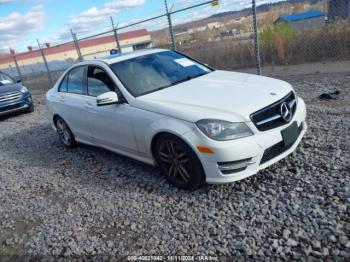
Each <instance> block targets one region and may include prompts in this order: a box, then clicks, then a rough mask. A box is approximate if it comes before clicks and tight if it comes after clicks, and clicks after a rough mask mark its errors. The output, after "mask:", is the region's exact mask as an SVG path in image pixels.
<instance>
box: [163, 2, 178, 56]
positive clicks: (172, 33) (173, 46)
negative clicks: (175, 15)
mask: <svg viewBox="0 0 350 262" xmlns="http://www.w3.org/2000/svg"><path fill="white" fill-rule="evenodd" d="M164 4H165V11H166V16H167V18H168V24H169V33H170V37H171V49H173V50H176V40H175V35H174V29H173V25H172V23H171V14H170V12H169V9H168V3H167V0H164Z"/></svg>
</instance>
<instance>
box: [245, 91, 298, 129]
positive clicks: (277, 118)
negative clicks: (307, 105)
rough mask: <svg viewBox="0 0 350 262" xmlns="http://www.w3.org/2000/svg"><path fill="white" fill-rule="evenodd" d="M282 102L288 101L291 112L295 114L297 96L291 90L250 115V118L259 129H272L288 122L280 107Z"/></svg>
mask: <svg viewBox="0 0 350 262" xmlns="http://www.w3.org/2000/svg"><path fill="white" fill-rule="evenodd" d="M282 103H287V104H288V105H289V107H290V109H291V114H292V116H294V113H295V111H296V108H297V107H296V98H295V95H294V93H293V92H290V93H289V94H288V95H287V96H285V97H284V98H282V99H281V100H278V101H277V102H275V103H273V104H272V105H269V106H267V107H264V108H263V109H261V110H259V111H257V112H255V113H253V114H251V115H250V119H251V120H252V122H253V123H254V125H255V126H256V128H257V129H258V130H259V131H266V130H270V129H273V128H276V127H279V126H282V125H285V124H287V123H288V122H287V121H285V120H284V119H283V118H282V116H281V112H280V108H281V104H282Z"/></svg>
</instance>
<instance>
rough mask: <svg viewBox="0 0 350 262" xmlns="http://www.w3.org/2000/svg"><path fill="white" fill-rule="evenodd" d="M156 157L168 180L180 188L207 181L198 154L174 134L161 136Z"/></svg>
mask: <svg viewBox="0 0 350 262" xmlns="http://www.w3.org/2000/svg"><path fill="white" fill-rule="evenodd" d="M155 158H156V161H157V163H158V165H159V167H160V169H161V171H162V173H163V174H164V175H165V176H166V178H167V180H168V181H169V182H170V183H171V184H173V185H175V186H177V187H179V188H183V189H194V188H198V187H199V186H200V185H202V184H203V183H204V181H205V175H204V171H203V168H202V165H201V163H200V161H199V159H198V157H197V156H196V154H195V153H194V152H193V150H192V149H191V148H190V147H189V146H188V145H187V144H186V143H185V142H184V141H182V140H181V139H180V138H178V137H176V136H174V135H171V134H164V135H162V136H160V137H159V139H158V141H157V143H156V147H155Z"/></svg>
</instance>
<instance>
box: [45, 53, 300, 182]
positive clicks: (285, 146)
mask: <svg viewBox="0 0 350 262" xmlns="http://www.w3.org/2000/svg"><path fill="white" fill-rule="evenodd" d="M46 99H47V106H48V109H49V112H50V114H51V121H52V123H53V127H54V128H55V129H56V130H57V132H58V135H59V137H60V139H61V140H62V142H63V143H64V145H66V146H67V147H74V146H75V145H76V143H77V142H79V143H84V144H88V145H93V146H98V147H102V148H105V149H108V150H111V151H113V152H116V153H119V154H123V155H125V156H128V157H131V158H134V159H137V160H139V161H142V162H145V163H148V164H151V165H158V166H159V168H160V170H161V172H162V173H163V174H164V175H165V176H166V178H167V179H168V181H170V182H171V183H172V184H174V185H175V186H177V187H180V188H186V189H189V188H196V187H198V186H200V185H201V184H203V183H204V182H207V183H228V182H233V181H237V180H240V179H243V178H246V177H249V176H251V175H254V174H256V173H257V172H258V171H259V170H261V169H263V168H266V167H267V166H269V165H271V164H273V163H275V162H277V161H279V160H280V159H282V158H284V157H286V156H287V155H289V154H290V153H292V152H293V151H294V150H295V148H296V147H297V145H298V144H299V142H300V140H301V138H302V137H303V135H304V133H305V132H306V128H307V126H306V123H305V118H306V108H305V104H304V101H303V100H302V99H301V98H300V97H298V96H297V94H296V93H295V91H294V90H293V88H292V86H291V85H290V84H288V83H286V82H284V81H280V80H277V79H272V78H267V77H262V76H256V75H250V74H243V73H235V72H227V71H221V70H214V69H212V68H210V67H208V66H206V65H203V64H201V63H199V62H197V61H195V60H193V59H191V58H189V57H186V56H184V55H182V54H179V53H177V52H173V51H169V50H163V49H149V50H142V51H137V52H132V53H127V54H120V55H115V56H110V57H107V58H105V59H100V60H93V61H86V62H81V63H78V64H75V65H74V66H72V67H71V68H69V69H68V70H67V71H66V72H65V73H64V74H63V75H62V76H61V78H60V79H59V80H58V81H57V83H56V84H55V85H54V87H53V88H52V89H51V90H49V91H48V92H47V94H46Z"/></svg>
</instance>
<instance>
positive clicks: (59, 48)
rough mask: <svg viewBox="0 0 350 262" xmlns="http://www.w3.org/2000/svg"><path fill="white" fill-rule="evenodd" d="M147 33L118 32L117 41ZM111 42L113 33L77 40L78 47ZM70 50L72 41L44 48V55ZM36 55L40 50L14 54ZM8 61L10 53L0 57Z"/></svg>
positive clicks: (19, 57) (73, 48)
mask: <svg viewBox="0 0 350 262" xmlns="http://www.w3.org/2000/svg"><path fill="white" fill-rule="evenodd" d="M148 35H149V33H148V31H147V30H146V29H140V30H135V31H131V32H126V33H119V34H118V38H119V41H123V40H128V39H133V38H137V37H142V36H148ZM111 42H115V38H114V35H108V36H103V37H98V38H93V39H87V40H82V41H79V47H80V48H86V47H91V46H96V45H101V44H106V43H111ZM71 50H75V45H74V43H73V42H71V43H67V44H62V45H57V46H52V47H48V48H45V49H44V53H45V55H52V54H57V53H64V52H68V51H71ZM38 56H41V53H40V50H33V51H28V52H25V53H18V54H16V58H17V60H25V59H30V58H35V57H38ZM10 62H13V57H12V55H7V56H1V57H0V64H2V63H10Z"/></svg>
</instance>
